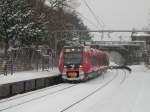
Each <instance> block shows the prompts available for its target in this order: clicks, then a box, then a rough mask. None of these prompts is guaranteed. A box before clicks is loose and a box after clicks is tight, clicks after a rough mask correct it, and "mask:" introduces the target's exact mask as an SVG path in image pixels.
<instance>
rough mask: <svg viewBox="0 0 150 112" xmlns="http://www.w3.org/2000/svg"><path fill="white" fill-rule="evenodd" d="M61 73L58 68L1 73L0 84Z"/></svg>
mask: <svg viewBox="0 0 150 112" xmlns="http://www.w3.org/2000/svg"><path fill="white" fill-rule="evenodd" d="M58 74H59V71H58V68H53V69H49V70H48V71H41V70H40V71H27V72H16V73H14V74H13V75H11V74H8V75H7V76H4V75H0V85H1V84H7V83H13V82H18V81H23V80H30V79H36V78H42V77H49V76H56V75H58Z"/></svg>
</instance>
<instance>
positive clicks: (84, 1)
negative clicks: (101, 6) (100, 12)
mask: <svg viewBox="0 0 150 112" xmlns="http://www.w3.org/2000/svg"><path fill="white" fill-rule="evenodd" d="M82 1H83V3H84V4H85V5H86V7H87V8H88V9H89V11H90V12H91V14H92V15H93V17H94V19H95V20H96V22H97V23H98V24H99V26H101V27H102V28H103V27H104V26H105V24H104V22H103V21H102V20H101V21H102V23H101V22H100V21H99V19H98V17H97V16H96V14H95V13H94V11H93V10H92V8H91V7H90V6H89V4H88V3H87V2H86V0H82Z"/></svg>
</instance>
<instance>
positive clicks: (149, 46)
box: [131, 33, 150, 67]
mask: <svg viewBox="0 0 150 112" xmlns="http://www.w3.org/2000/svg"><path fill="white" fill-rule="evenodd" d="M131 38H132V41H144V42H145V48H144V54H143V59H144V62H145V64H146V65H147V66H149V67H150V34H148V33H133V34H132V36H131Z"/></svg>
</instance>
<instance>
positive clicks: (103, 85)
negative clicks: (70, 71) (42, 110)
mask: <svg viewBox="0 0 150 112" xmlns="http://www.w3.org/2000/svg"><path fill="white" fill-rule="evenodd" d="M123 73H125V72H123ZM118 75H119V72H118V70H116V73H115V75H114V76H113V77H112V78H111V79H110V80H108V81H106V82H105V83H104V84H102V85H101V86H100V87H98V88H97V89H95V90H94V91H92V92H90V93H89V94H88V95H86V96H85V97H83V98H81V99H80V100H78V101H76V102H74V103H72V104H71V105H69V106H67V107H66V108H64V109H63V110H61V112H65V111H67V110H69V109H70V108H72V107H74V106H75V105H77V104H78V103H80V102H82V101H84V100H86V99H87V98H88V97H90V96H92V95H94V94H95V93H97V92H99V91H100V90H102V89H103V88H105V87H106V86H107V85H109V84H110V83H111V82H112V81H113V80H114V79H115V78H116V77H117V76H118ZM124 75H125V76H123V80H122V81H121V83H123V82H124V81H125V79H124V78H126V73H125V74H124ZM103 76H105V75H104V74H103ZM103 76H102V78H105V77H103ZM88 82H90V81H88ZM88 82H86V83H88ZM100 84H101V83H100ZM77 85H80V84H69V85H67V84H66V86H65V87H64V84H59V85H55V86H53V87H50V88H45V89H41V90H37V91H35V92H33V93H29V94H25V95H21V96H18V97H14V98H11V99H7V100H4V101H1V102H0V105H1V104H3V103H9V102H10V103H11V102H13V101H15V100H19V99H22V98H27V97H28V96H30V95H33V94H37V93H41V92H44V91H48V90H51V89H56V88H58V90H54V91H51V92H47V93H46V94H42V95H39V96H37V97H33V98H31V99H27V100H25V101H22V102H19V103H16V104H13V105H9V106H4V107H3V108H0V111H4V110H7V109H11V108H14V107H17V106H20V105H23V104H25V103H28V102H32V101H34V100H39V99H42V98H44V97H46V96H50V95H54V94H56V93H59V92H62V91H64V90H67V89H69V88H72V87H75V86H77ZM61 86H62V88H60V87H61Z"/></svg>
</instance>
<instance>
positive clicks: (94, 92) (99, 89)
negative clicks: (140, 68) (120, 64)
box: [60, 70, 126, 112]
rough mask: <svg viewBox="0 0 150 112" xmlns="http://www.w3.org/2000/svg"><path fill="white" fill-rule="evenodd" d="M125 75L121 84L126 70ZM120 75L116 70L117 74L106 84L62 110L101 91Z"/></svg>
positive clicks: (63, 111)
mask: <svg viewBox="0 0 150 112" xmlns="http://www.w3.org/2000/svg"><path fill="white" fill-rule="evenodd" d="M123 73H124V76H123V80H122V81H121V82H120V84H122V83H123V82H124V81H125V78H126V72H125V71H124V70H123ZM118 75H119V72H118V70H116V75H115V76H114V77H113V78H112V79H111V80H109V81H107V82H106V83H105V84H103V85H102V86H100V87H98V88H97V89H95V90H94V91H92V92H91V93H89V94H88V95H86V96H85V97H83V98H81V99H80V100H78V101H76V102H74V103H72V104H71V105H69V106H68V107H65V108H64V109H63V110H61V111H60V112H65V111H67V110H69V109H70V108H72V107H74V106H75V105H77V104H79V103H80V102H82V101H84V100H86V99H87V98H89V97H90V96H92V95H94V94H96V93H97V92H99V91H101V90H102V89H103V88H105V87H106V86H107V85H109V84H110V83H111V82H112V81H113V80H114V79H116V77H117V76H118Z"/></svg>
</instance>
